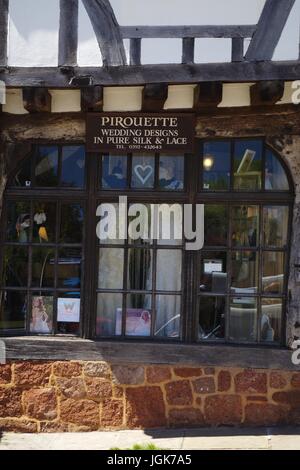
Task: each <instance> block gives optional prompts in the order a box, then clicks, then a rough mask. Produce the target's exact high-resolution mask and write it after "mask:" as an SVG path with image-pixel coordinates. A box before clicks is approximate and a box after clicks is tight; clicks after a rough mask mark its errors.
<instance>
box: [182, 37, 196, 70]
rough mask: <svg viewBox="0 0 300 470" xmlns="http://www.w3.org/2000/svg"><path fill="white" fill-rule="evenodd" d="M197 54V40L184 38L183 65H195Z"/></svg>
mask: <svg viewBox="0 0 300 470" xmlns="http://www.w3.org/2000/svg"><path fill="white" fill-rule="evenodd" d="M194 52H195V39H194V38H183V39H182V60H181V62H182V63H183V64H193V62H194Z"/></svg>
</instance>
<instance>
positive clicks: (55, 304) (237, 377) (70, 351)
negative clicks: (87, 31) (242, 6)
mask: <svg viewBox="0 0 300 470" xmlns="http://www.w3.org/2000/svg"><path fill="white" fill-rule="evenodd" d="M124 1H125V0H124ZM275 3H276V2H273V1H270V0H267V2H266V6H265V8H264V10H263V13H262V16H261V19H260V21H259V23H258V25H254V26H253V25H237V26H209V27H207V26H203V25H202V26H197V25H194V26H187V25H185V26H169V27H167V28H164V27H154V26H153V27H152V26H147V27H143V26H130V27H125V26H124V27H119V26H118V23H117V21H116V18H115V17H114V13H113V11H112V9H111V8H110V7H109V4H108V2H98V1H96V0H89V1H84V2H83V4H84V8H86V10H87V13H88V15H89V18H90V20H91V22H92V23H93V27H94V29H95V32H96V34H97V39H98V42H99V47H100V52H101V55H102V58H103V64H104V66H103V67H99V64H95V66H94V67H77V63H76V53H77V35H76V31H77V29H76V25H77V14H78V11H77V2H76V1H70V0H66V1H63V0H62V1H61V2H60V4H61V15H60V22H61V26H60V34H59V65H60V67H54V68H47V67H45V68H44V67H37V68H34V69H31V68H30V69H28V67H25V69H24V68H14V67H9V66H7V60H6V56H7V49H6V46H7V44H6V43H5V41H2V42H1V44H0V80H5V81H6V82H7V85H8V87H9V91H8V100H7V104H6V105H4V106H3V107H2V113H1V114H0V128H1V139H0V159H1V162H2V163H3V164H2V165H0V171H1V175H0V176H1V181H2V186H1V188H0V190H1V194H0V195H1V204H0V206H1V207H3V211H2V221H1V226H2V227H3V230H2V233H1V250H0V263H1V272H3V276H2V280H1V283H0V299H1V309H0V334H1V336H2V335H3V336H4V337H6V338H7V339H6V341H7V345H8V356H9V360H10V361H11V362H12V363H13V364H14V368H13V369H14V373H13V375H12V380H13V381H14V382H12V384H11V386H12V387H13V388H14V387H15V383H19V384H21V385H20V386H22V384H23V383H24V380H25V379H24V377H23V379H24V380H23V379H22V374H23V369H22V367H24V370H26V371H27V370H34V374H33V375H32V377H34V378H36V377H37V379H36V380H35V379H34V380H33V379H32V382H31V375H30V373H28V375H26V390H27V389H30V388H33V389H34V390H35V391H34V393H45V394H46V395H47V394H49V396H50V397H52V398H53V396H54V395H55V397H56V398H57V399H59V401H60V413H59V415H57V410H56V409H55V410H52V411H51V412H50V413H48V411H47V410H45V413H44V410H43V409H42V410H41V409H40V408H39V410H38V411H36V409H35V403H31V402H29V403H27V401H26V400H29V401H30V394H29V393H27V391H26V393H24V394H23V395H22V400H23V405H24V410H27V411H26V412H27V413H28V415H26V416H25V415H24V417H22V418H19V417H14V416H13V417H11V416H6V414H5V412H3V413H4V415H3V416H0V427H1V426H2V422H1V419H2V417H3V418H4V419H5V421H4V423H3V426H4V427H6V426H7V427H8V429H17V430H21V429H22V426H24V422H26V423H27V424H26V426H27V425H28V426H29V428H30V429H32V430H33V431H36V430H37V427H39V430H41V431H45V430H49V429H58V430H60V429H63V430H78V429H79V428H80V426H84V429H85V430H88V429H92V430H94V429H98V428H101V427H104V428H105V427H107V428H108V427H113V428H121V427H150V428H151V427H159V426H165V425H178V426H183V425H184V426H186V425H200V424H201V425H202V424H203V423H205V425H208V424H209V425H210V424H214V425H232V424H253V425H254V424H255V425H261V424H264V425H271V424H276V423H277V422H278V423H280V424H281V423H282V421H283V413H282V409H281V406H280V403H278V401H280V400H281V399H280V398H278V395H276V391H280V394H281V395H280V396H281V397H282V396H283V397H284V398H283V399H284V400H285V405H286V408H285V409H284V416H285V417H286V416H288V420H289V423H290V424H293V423H294V422H296V419H297V417H295V413H294V412H295V410H294V408H293V406H292V404H291V403H290V402H289V400H290V398H289V397H290V395H289V394H288V393H289V392H290V389H291V387H292V385H291V384H290V382H291V381H290V374H292V372H290V369H291V368H292V366H291V362H290V353H289V350H288V347H289V345H290V342H291V340H292V339H293V337H294V336H295V335H296V333H295V328H294V326H293V325H295V324H296V320H297V315H298V311H299V305H300V291H299V285H298V281H297V276H298V270H299V260H298V252H297V250H298V246H299V233H300V226H299V217H298V212H299V207H298V205H299V204H298V202H297V201H298V200H299V197H297V198H296V199H295V196H299V195H298V192H299V188H300V181H299V175H298V174H300V171H298V170H299V161H298V160H299V146H300V139H299V134H300V129H299V110H298V108H297V107H296V106H295V105H293V104H292V103H291V102H290V101H291V100H290V99H289V97H288V94H289V93H288V90H289V89H290V88H291V81H292V80H293V79H296V78H298V76H299V61H291V62H290V63H289V62H287V63H286V62H285V63H278V62H276V61H272V60H271V59H272V56H273V52H274V50H275V47H276V45H277V43H278V40H279V37H280V35H281V32H282V28H283V26H284V23H285V20H286V15H284V14H283V13H284V11H285V12H286V11H287V10H288V9H289V7H288V6H287V4H288V5H289V6H291V7H292V3H293V2H291V1H286V2H285V5H286V6H285V9H284V10H281V8H283V7H282V6H281V5H282V4H283V3H284V2H277V4H276V6H274V4H275ZM6 4H7V2H3V1H2V2H1V0H0V7H2V6H4V7H5V6H6ZM105 5H106V7H105ZM272 19H274V23H276V24H277V30H275V31H272V28H271V26H269V24H270V25H272V24H273V21H271V20H272ZM275 19H276V22H275ZM66 21H67V22H68V27H67V25H66ZM280 22H281V24H280ZM178 24H180V21H179V22H178ZM266 24H268V28H266ZM3 25H4V26H3ZM72 26H73V28H72ZM1 28H2V29H1ZM275 29H276V28H275ZM70 31H73V33H72V34H69V33H70ZM261 31H263V32H264V34H263V39H260V38H261ZM5 32H6V15H5V8H0V36H1V38H2V37H6V36H5ZM74 32H75V33H74ZM3 33H4V34H3ZM156 36H158V37H159V38H161V39H164V38H165V37H167V36H170V37H171V38H175V39H176V38H177V39H181V40H182V63H181V64H176V65H174V64H173V65H172V64H171V65H170V64H167V65H166V64H163V65H159V64H155V65H153V66H149V65H148V66H146V65H143V64H141V58H142V55H141V45H143V44H144V39H149V38H150V39H151V37H156ZM206 36H209V38H211V37H212V38H213V37H224V38H227V39H228V38H229V39H230V40H231V43H232V61H231V62H229V63H216V64H195V63H194V47H195V45H197V42H196V41H198V39H202V38H203V37H206ZM247 38H251V42H250V46H249V48H248V49H247V52H246V54H245V57H244V49H246V47H244V46H245V43H246V41H245V39H247ZM123 39H129V40H130V53H129V56H130V58H129V61H130V63H129V64H127V62H126V60H127V59H126V54H125V50H124V43H123ZM12 47H14V45H12ZM244 58H245V59H246V60H244ZM258 62H259V65H258ZM9 64H10V63H9ZM10 65H11V64H10ZM116 66H118V67H116ZM58 111H59V112H58ZM110 111H111V112H113V113H114V115H116V117H118V116H119V114H120V113H121V112H122V113H125V114H126V113H130V115H131V116H132V114H133V112H134V113H137V114H138V115H141V114H143V116H144V117H145V114H147V115H148V114H149V116H151V117H153V116H162V117H163V118H165V117H166V115H167V114H170V115H172V116H173V117H175V118H179V116H180V119H182V122H183V124H182V126H181V128H180V129H179V131H180V135H184V132H186V133H187V134H188V132H189V131H190V128H191V126H190V124H189V126H187V125H186V123H187V120H185V119H184V118H187V116H188V117H189V118H191V116H192V115H195V118H196V119H195V127H194V125H193V130H194V133H195V138H196V139H195V140H196V143H195V149H194V152H190V151H189V152H188V151H182V149H181V150H180V151H178V147H176V144H174V147H172V148H171V150H170V148H169V149H168V148H167V149H166V148H165V146H164V145H165V143H162V144H159V143H157V146H156V147H155V148H149V147H148V148H146V147H143V148H140V147H138V144H137V143H136V144H135V145H136V147H133V148H131V149H129V150H130V151H127V150H126V151H124V149H123V147H122V145H123V144H119V146H118V147H113V145H116V144H114V143H112V142H111V145H112V147H111V148H110V150H109V151H108V150H107V149H105V151H104V150H103V151H102V150H101V147H99V151H97V152H90V151H87V146H86V143H87V135H88V133H89V130H90V129H87V126H86V114H87V113H90V114H92V115H93V116H94V118H95V120H97V119H98V117H99V116H98V114H97V113H100V114H101V115H102V117H103V116H106V113H107V112H110ZM126 115H127V114H126ZM122 116H123V114H122ZM123 117H124V116H123ZM122 122H123V121H122ZM188 122H189V123H190V122H191V121H190V120H189V121H188ZM97 123H98V121H97ZM184 123H185V124H184ZM97 125H98V124H97ZM119 126H121V124H119ZM132 126H133V125H132ZM161 126H162V125H161ZM162 127H163V126H162ZM117 130H122V131H123V130H124V129H123V128H122V129H118V128H117ZM129 130H132V131H135V130H136V129H135V128H133V127H132V128H131V127H130V128H129ZM162 130H164V129H160V128H159V126H155V125H154V124H153V126H151V128H150V129H149V128H148V131H149V132H150V131H151V132H153V134H154V135H155V133H158V134H159V135H160V132H161V131H162ZM170 130H171V131H172V132H173V134H174V129H169V131H170ZM86 131H87V133H86ZM176 131H177V130H176ZM173 137H174V138H175V137H176V135H175V134H174V135H173ZM114 138H115V136H114ZM122 138H124V136H122ZM192 140H193V139H192ZM114 142H115V141H114ZM99 145H100V144H99ZM124 145H127V144H126V141H124ZM149 145H150V144H149ZM159 145H161V147H159ZM178 145H179V144H178ZM168 150H169V151H168ZM4 163H5V164H4ZM6 181H7V184H6V183H5V182H6ZM295 193H296V194H295ZM121 195H122V196H124V195H126V196H127V198H128V204H129V207H130V205H132V204H133V203H138V204H140V205H142V204H143V206H142V208H140V213H139V217H140V220H138V221H137V222H136V229H137V230H138V229H140V230H141V227H143V225H144V224H145V225H146V222H145V221H146V219H147V217H149V207H151V206H153V205H154V204H158V205H159V207H160V208H161V207H163V211H164V212H167V213H168V212H170V213H171V215H170V217H171V219H173V221H174V225H177V226H178V225H179V229H180V233H182V231H183V227H182V220H180V215H179V213H181V211H180V210H178V207H179V209H181V208H182V206H183V205H184V204H192V206H193V207H192V209H193V210H194V211H195V209H196V203H199V204H203V205H204V213H205V220H204V232H205V243H204V247H203V249H202V250H200V251H199V252H198V251H188V250H186V249H185V241H186V240H184V239H183V237H182V238H180V237H179V239H177V240H172V239H171V237H170V239H165V240H158V241H156V240H153V239H152V238H151V236H149V237H148V238H147V237H142V236H140V237H139V238H137V239H134V238H133V237H131V238H130V237H129V239H127V238H126V237H119V238H117V237H116V233H117V232H118V231H119V232H122V227H124V226H125V220H126V216H127V215H128V214H125V215H124V212H122V207H120V208H118V210H117V212H116V218H115V219H114V218H113V217H112V218H111V219H109V217H107V219H106V221H107V227H105V224H103V225H104V231H105V230H106V231H107V232H109V233H110V235H112V236H111V237H108V239H106V240H99V239H98V238H97V234H98V224H100V222H103V220H104V222H105V218H106V212H107V211H108V209H107V208H106V209H105V210H103V212H101V207H102V208H103V206H101V204H103V203H105V204H110V206H112V205H113V207H116V204H117V202H118V197H119V196H121ZM294 201H296V203H295V210H294V212H293V204H294ZM2 203H3V204H2ZM174 206H175V209H174ZM99 208H100V209H99ZM176 208H177V209H176ZM150 217H151V215H150ZM132 219H134V216H133V215H132V214H131V215H129V220H130V221H132ZM112 220H115V224H112V223H111V221H112ZM108 222H109V223H108ZM24 224H25V225H24ZM141 232H142V230H141ZM158 232H159V229H158ZM148 235H149V234H148ZM152 235H153V234H152ZM36 298H38V299H42V301H43V302H44V303H45V304H46V305H47V309H45V310H46V314H47V316H48V317H49V318H48V320H49V319H50V320H51V321H48V320H47V318H46V315H45V313H44V310H43V308H42V305H43V304H42V303H41V305H40V303H39V309H38V311H37V307H36V305H35V299H36ZM33 309H35V310H33ZM74 312H75V313H74ZM35 317H38V322H37V323H38V325H37V326H36V327H32V328H30V325H32V324H33V323H34V321H33V320H34V318H35ZM45 324H46V327H47V328H48V329H49V331H46V329H47V328H46V327H45ZM33 333H37V334H38V335H39V338H35V336H34V335H33ZM45 333H49V335H45ZM43 334H44V336H42V337H41V335H43ZM26 335H30V336H31V337H30V339H28V338H26ZM53 336H55V338H53ZM208 343H210V344H208ZM211 343H213V345H212V344H211ZM253 346H255V347H253ZM24 357H25V358H26V364H23V363H22V364H21V365H20V364H19V360H20V359H23V358H24ZM35 360H38V361H40V362H41V364H40V362H39V363H38V364H36V363H35V362H34V361H35ZM49 364H50V365H49ZM21 366H22V367H21ZM249 367H250V368H251V369H252V370H251V371H249V370H248V368H249ZM9 368H10V366H8V369H9ZM275 369H276V372H274V370H275ZM277 369H279V371H278V370H277ZM0 371H1V366H0ZM24 374H27V373H24ZM50 376H51V381H50ZM54 376H55V377H60V380H56V378H55V380H54ZM5 377H6V376H5ZM28 377H29V379H28ZM74 378H75V379H76V380H73V379H74ZM286 378H288V381H287V380H286ZM65 379H66V380H69V379H71V380H73V381H72V384H73V382H74V383H77V382H78V384H79V383H81V385H82V387H81V388H80V387H79V385H78V390H77V388H76V387H77V386H76V385H74V387H75V389H76V390H75V391H74V393H73V392H70V391H66V387H64V386H62V385H60V384H62V383H63V382H64V380H65ZM5 380H6V379H5ZM53 380H54V382H53ZM28 381H29V382H28ZM9 383H10V382H9ZM37 383H38V385H39V384H42V385H44V384H45V385H47V387H45V388H42V389H41V390H42V392H41V391H40V389H39V388H38V389H37V388H36V385H37ZM53 383H55V384H57V387H56V388H54V389H53V388H52V385H53ZM183 384H184V387H185V389H184V390H183V388H182V387H183ZM5 386H6V385H5ZM102 386H103V387H104V388H105V390H106V391H107V393H108V396H109V399H107V397H106V395H105V398H103V395H102V388H101V387H102ZM59 387H61V388H59ZM177 387H178V392H177V391H176V393H174V389H175V390H177ZM67 388H68V387H67ZM21 389H22V387H21ZM281 389H282V390H281ZM68 390H69V389H68ZM21 391H22V393H23V390H21ZM204 392H205V393H204ZM105 393H106V392H105ZM282 394H284V395H282ZM52 395H53V396H52ZM69 395H72V397H71V396H69ZM16 396H19V389H18V393H16ZM257 396H258V397H259V402H255V401H254V400H253V398H254V397H256V398H257ZM199 398H201V404H199V403H200V400H199ZM227 398H228V401H227ZM55 400H56V399H55ZM55 400H52V401H54V402H55ZM52 401H51V400H49V403H51V402H52ZM37 402H39V401H38V400H37ZM42 403H43V401H42V400H41V403H40V402H39V405H40V407H41V408H42V406H43V405H42ZM195 403H197V406H196V405H195ZM224 403H225V404H226V413H224V407H223V404H224ZM47 406H48V400H47ZM49 406H50V405H49ZM53 406H54V405H53ZM124 406H125V407H126V412H124V409H123V407H124ZM224 406H225V405H224ZM7 409H8V410H11V409H12V408H11V407H7ZM17 409H19V408H17ZM77 409H78V410H80V412H78V413H77V412H76V410H77ZM70 410H72V412H71V411H70ZM85 410H86V412H85ZM270 410H271V412H270ZM270 415H272V416H270ZM41 416H42V418H40V417H41ZM56 416H58V417H57V418H56ZM54 417H55V418H54ZM100 417H101V420H100ZM11 418H14V419H13V420H11ZM15 418H16V419H15ZM52 418H53V419H52ZM37 421H38V424H37ZM56 426H57V427H56ZM27 429H28V428H27Z"/></svg>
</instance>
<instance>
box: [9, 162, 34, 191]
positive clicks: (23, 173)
mask: <svg viewBox="0 0 300 470" xmlns="http://www.w3.org/2000/svg"><path fill="white" fill-rule="evenodd" d="M31 161H32V159H31V158H26V160H25V161H24V163H22V167H21V169H20V170H19V171H18V172H17V173H16V175H15V176H14V178H13V180H12V182H11V184H10V186H11V187H19V188H31V187H32V181H31Z"/></svg>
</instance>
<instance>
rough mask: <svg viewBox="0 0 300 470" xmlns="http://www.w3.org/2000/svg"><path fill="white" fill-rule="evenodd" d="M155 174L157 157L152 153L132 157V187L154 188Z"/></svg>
mask: <svg viewBox="0 0 300 470" xmlns="http://www.w3.org/2000/svg"><path fill="white" fill-rule="evenodd" d="M154 176H155V158H154V156H151V155H147V156H146V155H134V156H133V157H132V176H131V187H132V188H153V187H154Z"/></svg>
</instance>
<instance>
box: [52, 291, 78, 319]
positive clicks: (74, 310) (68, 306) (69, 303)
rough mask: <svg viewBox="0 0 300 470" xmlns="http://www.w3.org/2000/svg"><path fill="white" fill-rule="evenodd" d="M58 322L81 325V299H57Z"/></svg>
mask: <svg viewBox="0 0 300 470" xmlns="http://www.w3.org/2000/svg"><path fill="white" fill-rule="evenodd" d="M57 321H58V322H66V323H79V321H80V299H76V298H70V297H66V298H63V297H60V298H58V299H57Z"/></svg>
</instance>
